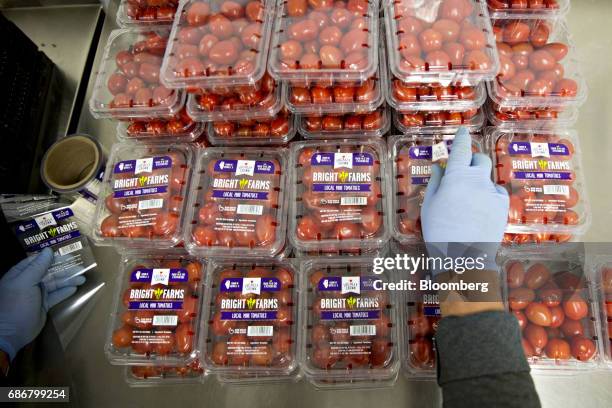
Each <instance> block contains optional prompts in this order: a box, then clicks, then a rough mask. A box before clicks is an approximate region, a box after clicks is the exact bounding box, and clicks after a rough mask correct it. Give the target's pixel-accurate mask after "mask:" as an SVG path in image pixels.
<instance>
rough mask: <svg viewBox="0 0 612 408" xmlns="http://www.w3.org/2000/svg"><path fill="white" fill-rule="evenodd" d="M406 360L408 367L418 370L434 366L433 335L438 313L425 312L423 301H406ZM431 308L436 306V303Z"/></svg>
mask: <svg viewBox="0 0 612 408" xmlns="http://www.w3.org/2000/svg"><path fill="white" fill-rule="evenodd" d="M407 307H408V311H409V312H408V316H407V318H408V320H407V322H406V324H407V328H406V330H408V344H407V347H408V355H407V357H408V361H407V363H408V364H409V366H410V367H414V368H415V369H418V370H434V369H435V368H436V352H435V348H434V341H433V337H434V334H435V331H436V328H437V326H438V321H439V320H440V315H429V314H426V313H425V310H426V309H425V307H426V306H425V304H424V303H423V302H408V304H407ZM433 308H437V305H436V306H434V307H433Z"/></svg>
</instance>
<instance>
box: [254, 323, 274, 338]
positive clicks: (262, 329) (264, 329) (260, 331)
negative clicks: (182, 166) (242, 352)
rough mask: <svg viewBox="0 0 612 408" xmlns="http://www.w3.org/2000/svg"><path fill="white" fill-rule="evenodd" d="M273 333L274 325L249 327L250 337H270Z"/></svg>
mask: <svg viewBox="0 0 612 408" xmlns="http://www.w3.org/2000/svg"><path fill="white" fill-rule="evenodd" d="M273 334H274V327H273V326H249V327H248V328H247V336H248V337H270V336H272V335H273Z"/></svg>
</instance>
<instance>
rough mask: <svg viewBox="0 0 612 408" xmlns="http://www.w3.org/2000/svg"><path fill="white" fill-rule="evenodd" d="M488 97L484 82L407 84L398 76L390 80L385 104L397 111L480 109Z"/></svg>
mask: <svg viewBox="0 0 612 408" xmlns="http://www.w3.org/2000/svg"><path fill="white" fill-rule="evenodd" d="M486 98H487V88H486V86H485V84H484V83H481V84H478V85H476V86H461V85H450V86H442V85H436V84H406V83H405V82H402V81H400V80H399V79H397V78H393V79H392V80H391V81H390V91H389V92H387V103H388V104H389V106H391V107H392V108H393V109H395V110H397V111H400V112H409V111H441V110H442V111H465V110H469V109H478V108H480V107H481V106H482V105H483V104H484V102H485V100H486Z"/></svg>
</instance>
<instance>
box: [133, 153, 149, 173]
mask: <svg viewBox="0 0 612 408" xmlns="http://www.w3.org/2000/svg"><path fill="white" fill-rule="evenodd" d="M152 171H153V158H152V157H149V158H148V159H138V160H136V168H135V169H134V174H140V173H151V172H152Z"/></svg>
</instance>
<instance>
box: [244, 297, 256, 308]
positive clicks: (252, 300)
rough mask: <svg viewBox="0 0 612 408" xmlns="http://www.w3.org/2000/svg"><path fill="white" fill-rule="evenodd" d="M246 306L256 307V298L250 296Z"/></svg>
mask: <svg viewBox="0 0 612 408" xmlns="http://www.w3.org/2000/svg"><path fill="white" fill-rule="evenodd" d="M246 306H247V308H248V309H253V308H254V307H255V299H253V298H248V299H247V301H246Z"/></svg>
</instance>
